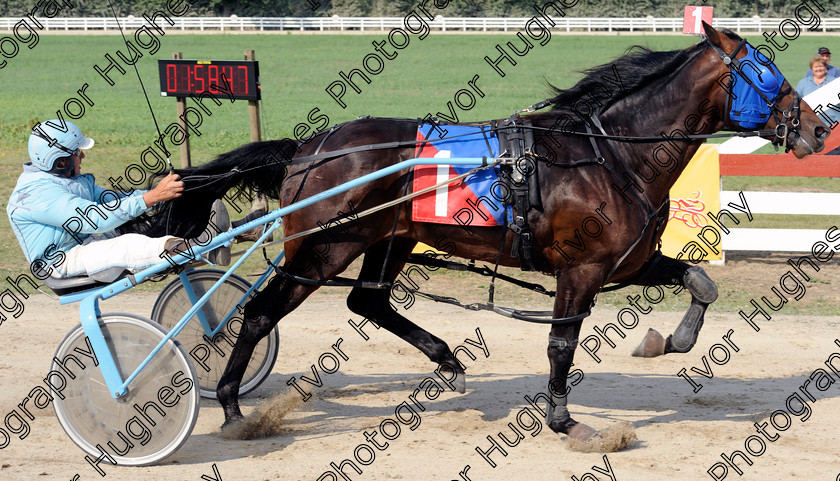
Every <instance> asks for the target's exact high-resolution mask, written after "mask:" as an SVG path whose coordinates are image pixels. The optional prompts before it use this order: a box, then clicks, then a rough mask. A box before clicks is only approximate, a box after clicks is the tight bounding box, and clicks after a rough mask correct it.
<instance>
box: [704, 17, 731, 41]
mask: <svg viewBox="0 0 840 481" xmlns="http://www.w3.org/2000/svg"><path fill="white" fill-rule="evenodd" d="M703 31H704V32H706V37H708V38H709V41H710V42H712V44H713V45H717V46H718V47H723V42H724V41H725V38H726V35H723V34H721V33H720V32H718V31H717V30H715V29H714V27H712V26H711V25H709V24H708V23H706V22H705V21H704V22H703Z"/></svg>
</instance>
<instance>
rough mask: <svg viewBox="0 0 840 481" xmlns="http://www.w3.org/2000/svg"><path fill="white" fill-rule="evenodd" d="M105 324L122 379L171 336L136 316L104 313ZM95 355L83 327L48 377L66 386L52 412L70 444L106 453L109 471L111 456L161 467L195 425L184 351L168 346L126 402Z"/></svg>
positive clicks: (190, 371) (194, 396) (192, 384)
mask: <svg viewBox="0 0 840 481" xmlns="http://www.w3.org/2000/svg"><path fill="white" fill-rule="evenodd" d="M99 325H100V326H101V328H102V334H103V335H104V337H105V342H106V343H107V344H108V347H109V348H110V349H111V353H112V355H113V356H114V358H115V359H114V360H115V362H116V365H117V369H118V370H119V373H120V376H121V377H122V379H126V378H127V377H128V376H129V375H130V374H131V373H132V372H134V370H135V368H137V366H139V365H140V364H141V363H142V362H143V361H144V360H145V359H146V357H147V356H148V355H149V353H150V352H151V351H152V349H153V348H154V347H155V346H157V344H158V343H159V342H160V341H161V339H163V337H164V336H165V335H166V331H165V330H164V329H163V328H162V327H161V326H160V325H158V324H156V323H154V322H151V321H149V320H148V319H145V318H142V317H140V316H135V315H133V314H122V313H111V314H105V315H103V316H101V318H100V320H99ZM84 353H89V355H85V354H84ZM92 354H93V353H92V348H90V345H89V341H88V339H87V336H86V335H85V332H84V330H83V329H82V326H81V324H79V325H78V326H76V327H75V328H73V330H72V331H70V333H69V334H67V336H66V337H65V338H64V340H63V341H62V342H61V344H60V345H59V346H58V350H57V351H56V353H55V358H54V359H53V364H52V366H51V372H50V374H49V375H48V378H49V379H50V380H51V382H52V384H51V385H53V386H55V385H56V384H59V385H61V384H63V383H66V384H65V385H64V389H54V401H53V407H54V408H55V415H56V417H58V421H59V423H60V424H61V427H62V428H64V431H65V432H66V433H67V434H68V435H69V436H70V439H72V440H73V442H74V443H76V445H78V446H79V447H80V448H82V450H83V451H85V452H86V453H87V454H88V455H89V456H90V458H92V459H93V460H95V459H97V458H100V457H103V456H104V455H103V451H104V454H106V455H107V456H105V457H104V459H103V460H102V462H101V466H103V467H105V466H108V465H109V463H110V460H109V459H108V456H110V457H111V459H113V460H114V461H115V462H116V464H117V465H118V466H145V465H149V464H154V463H156V462H158V461H160V460H162V459H163V458H165V457H167V456H169V455H170V454H172V453H174V452H175V451H176V450H177V449H178V448H179V447H181V445H182V444H184V441H186V440H187V437H189V435H190V433H191V432H192V430H193V426H195V421H196V419H197V418H198V404H199V399H200V398H199V394H198V389H196V383H197V381H198V378H197V376H196V373H195V369H194V368H193V365H192V363H191V362H190V361H189V359H188V358H187V354H186V352H185V351H184V349H183V347H181V346H180V345H179V344H178V342H176V341H175V340H172V339H170V340H169V341H167V343H166V344H165V345H164V346H163V348H162V349H161V350H160V351H158V353H157V354H156V355H155V356H154V357H153V358H152V359H151V361H150V362H149V364H148V365H147V366H146V367H145V368H144V369H143V371H141V372H140V374H139V375H138V376H137V377H136V378H135V379H134V380H133V381H132V382H131V384H129V386H128V394H127V395H125V396H124V397H122V398H120V399H115V398H113V397H112V396H111V394H110V392H109V391H108V387H107V386H106V385H105V379H104V378H103V376H102V372H101V371H100V370H99V368H98V367H96V365H94V363H93V361H92ZM57 361H58V362H57ZM68 371H69V372H68ZM56 373H57V374H56ZM71 373H72V375H71ZM59 378H63V379H64V381H63V383H62V382H60V381H59Z"/></svg>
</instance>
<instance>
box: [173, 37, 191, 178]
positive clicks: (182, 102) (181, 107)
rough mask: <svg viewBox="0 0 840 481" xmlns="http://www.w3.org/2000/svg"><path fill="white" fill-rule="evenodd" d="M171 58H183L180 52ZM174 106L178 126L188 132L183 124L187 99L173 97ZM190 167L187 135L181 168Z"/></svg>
mask: <svg viewBox="0 0 840 481" xmlns="http://www.w3.org/2000/svg"><path fill="white" fill-rule="evenodd" d="M172 58H173V59H176V60H181V59H182V58H184V57H183V56H182V55H181V52H172ZM175 106H176V109H177V111H178V125H179V126H180V127H181V129H182V130H183V131H184V132H189V131H188V130H187V125H186V123H185V122H184V118H185V116H184V112H185V111H186V110H187V99H186V97H175ZM189 166H190V137H189V135H187V136H186V138H185V139H184V142H183V143H182V144H181V168H182V169H184V168H187V167H189Z"/></svg>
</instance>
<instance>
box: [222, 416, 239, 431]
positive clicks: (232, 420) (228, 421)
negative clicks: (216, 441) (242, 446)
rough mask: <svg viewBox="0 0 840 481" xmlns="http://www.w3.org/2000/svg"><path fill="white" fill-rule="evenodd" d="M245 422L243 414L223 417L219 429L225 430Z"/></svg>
mask: <svg viewBox="0 0 840 481" xmlns="http://www.w3.org/2000/svg"><path fill="white" fill-rule="evenodd" d="M243 423H245V417H244V416H241V415H240V416H231V417H229V418H225V422H224V423H223V424H222V427H221V430H222V431H226V430H228V429H230V428H234V427H238V426H241V425H242V424H243Z"/></svg>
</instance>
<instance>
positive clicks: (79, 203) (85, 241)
mask: <svg viewBox="0 0 840 481" xmlns="http://www.w3.org/2000/svg"><path fill="white" fill-rule="evenodd" d="M93 144H94V141H93V139H90V138H87V137H85V136H84V135H83V134H82V132H81V130H79V128H78V127H76V126H75V125H74V124H72V123H71V122H67V121H64V120H57V119H54V120H50V121H47V122H42V123H40V124H39V125H36V126H35V129H34V130H33V131H32V133H31V134H30V136H29V157H30V159H31V160H32V161H31V162H28V163H26V164H24V165H23V173H22V174H21V175H20V177H19V178H18V181H17V185H16V186H15V188H14V190H13V191H12V195H11V197H10V198H9V203H8V205H7V207H6V213H7V214H8V215H9V221H10V222H11V225H12V230H13V231H14V233H15V237H17V240H18V243H20V247H21V249H23V253H24V255H25V256H26V260H27V261H29V262H30V263H31V270H32V272H33V274H36V275H38V277H40V278H42V279H43V278H44V277H45V276H46V274H43V273H44V272H48V273H49V275H52V276H53V277H72V276H80V275H93V274H96V273H98V272H101V271H104V270H106V269H110V268H113V267H122V268H124V269H127V270H129V271H132V272H137V271H140V270H142V269H144V268H146V267H150V266H152V265H154V264H157V263H159V262H161V261H162V260H163V258H164V257H165V255H174V254H175V253H178V252H180V251H181V250H184V249H186V248H187V247H189V246H195V245H196V244H200V245H206V242H207V241H209V239H210V236H211V235H212V236H215V235H218V234H219V233H220V232H223V231H226V230H228V229H229V227H230V220H229V218H228V214H227V210H226V209H225V206H224V204H223V203H222V202H221V201H220V200H217V201H216V202H215V203H214V204H213V212H212V213H211V217H210V227H211V228H210V229H207V230H205V232H204V233H203V234H202V236H201V237H199V238H198V239H192V240H189V241H185V240H184V239H180V238H177V237H173V236H164V237H157V238H152V237H147V236H145V235H141V234H122V235H120V234H118V233H117V232H115V231H114V229H116V228H117V227H119V226H121V225H122V224H124V223H125V222H127V221H129V220H131V219H133V218H135V217H137V216H139V215H140V214H142V213H143V212H145V211H146V210H148V209H149V208H150V207H152V206H154V205H155V204H157V203H158V202H162V201H165V200H170V199H174V198H176V197H180V196H181V194H182V192H183V191H184V183H183V182H182V181H181V180H180V177H179V176H178V174H175V173H170V174H169V175H168V176H166V177H164V178H163V180H161V181H160V182H159V183H158V184H157V185H156V186H155V187H154V188H153V189H151V190H148V191H144V190H134V191H133V192H132V193H131V194H128V195H126V194H125V193H123V192H114V191H110V190H106V189H104V188H102V187H100V186H98V185H96V184H95V182H96V179H95V178H94V176H93V175H92V174H82V173H81V164H82V160H83V159H84V158H85V153H84V151H85V150H88V149H90V148H91V147H93ZM185 244H186V245H185ZM207 257H208V260H210V262H213V263H216V264H221V265H228V264H229V263H230V247H224V246H223V247H220V248H218V249H216V250H214V251H212V252H211V253H209V255H208V256H207Z"/></svg>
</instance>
